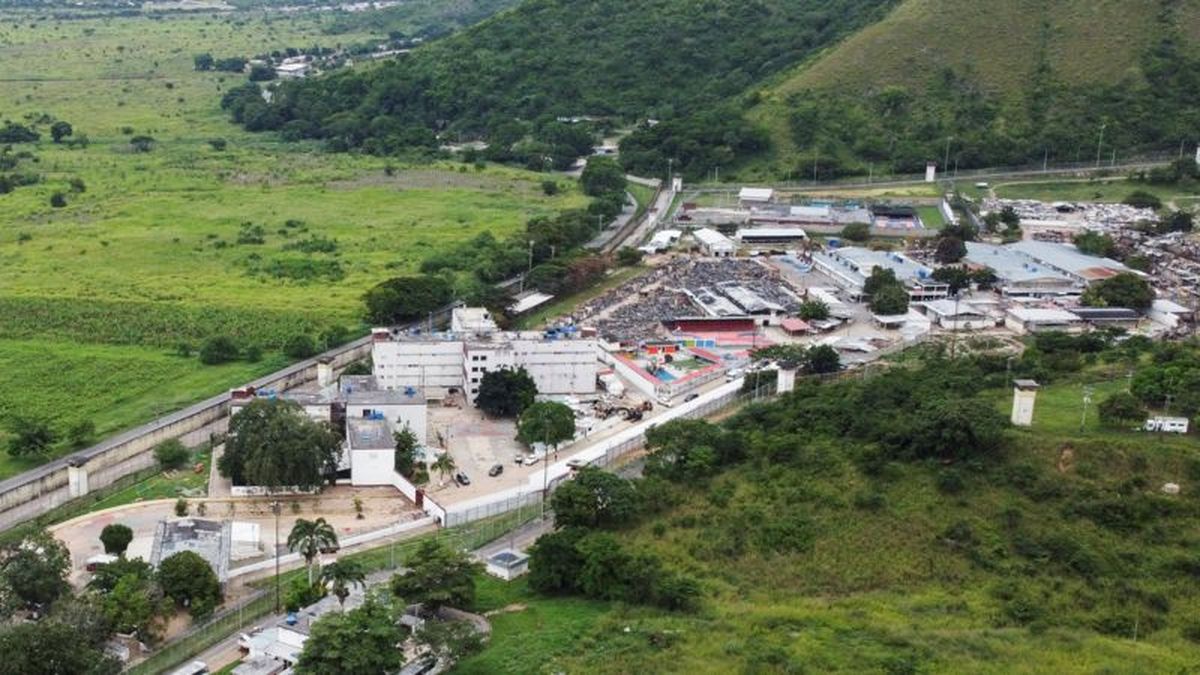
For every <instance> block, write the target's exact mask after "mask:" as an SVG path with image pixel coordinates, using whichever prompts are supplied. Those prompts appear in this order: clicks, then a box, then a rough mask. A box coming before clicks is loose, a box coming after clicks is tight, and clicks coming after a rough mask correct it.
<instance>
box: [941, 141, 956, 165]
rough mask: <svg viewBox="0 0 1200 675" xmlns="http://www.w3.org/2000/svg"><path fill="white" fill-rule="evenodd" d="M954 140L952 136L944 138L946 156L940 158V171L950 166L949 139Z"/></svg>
mask: <svg viewBox="0 0 1200 675" xmlns="http://www.w3.org/2000/svg"><path fill="white" fill-rule="evenodd" d="M952 140H954V137H953V136H949V137H947V138H946V157H945V158H944V159H943V160H942V171H945V170H946V168H947V167H949V166H950V141H952Z"/></svg>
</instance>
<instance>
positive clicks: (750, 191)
mask: <svg viewBox="0 0 1200 675" xmlns="http://www.w3.org/2000/svg"><path fill="white" fill-rule="evenodd" d="M774 196H775V191H774V190H772V189H771V188H753V187H744V188H742V189H741V191H740V192H738V199H740V200H742V201H746V202H769V201H771V198H772V197H774Z"/></svg>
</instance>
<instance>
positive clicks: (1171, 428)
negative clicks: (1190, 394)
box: [1142, 417, 1188, 434]
mask: <svg viewBox="0 0 1200 675" xmlns="http://www.w3.org/2000/svg"><path fill="white" fill-rule="evenodd" d="M1142 429H1143V430H1145V431H1160V432H1162V433H1165V434H1186V433H1187V432H1188V418H1186V417H1151V418H1150V419H1148V420H1146V424H1145V425H1143V426H1142Z"/></svg>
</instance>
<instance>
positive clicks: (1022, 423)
mask: <svg viewBox="0 0 1200 675" xmlns="http://www.w3.org/2000/svg"><path fill="white" fill-rule="evenodd" d="M1038 388H1039V385H1038V383H1037V382H1034V381H1033V380H1014V381H1013V404H1012V423H1013V424H1014V425H1016V426H1018V427H1030V426H1033V403H1034V401H1035V400H1036V399H1037V391H1038Z"/></svg>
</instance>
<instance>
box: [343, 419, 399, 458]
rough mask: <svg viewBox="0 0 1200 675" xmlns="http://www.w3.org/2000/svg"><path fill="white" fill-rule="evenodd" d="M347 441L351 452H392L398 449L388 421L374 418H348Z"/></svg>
mask: <svg viewBox="0 0 1200 675" xmlns="http://www.w3.org/2000/svg"><path fill="white" fill-rule="evenodd" d="M346 440H347V441H348V442H349V443H350V449H351V450H391V449H393V448H395V447H396V441H395V439H394V438H392V427H391V425H390V424H388V421H387V420H385V419H383V418H379V419H375V418H372V417H348V418H347V419H346Z"/></svg>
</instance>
